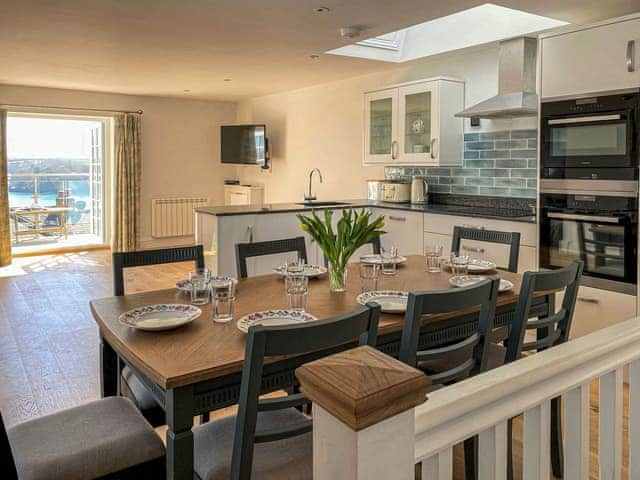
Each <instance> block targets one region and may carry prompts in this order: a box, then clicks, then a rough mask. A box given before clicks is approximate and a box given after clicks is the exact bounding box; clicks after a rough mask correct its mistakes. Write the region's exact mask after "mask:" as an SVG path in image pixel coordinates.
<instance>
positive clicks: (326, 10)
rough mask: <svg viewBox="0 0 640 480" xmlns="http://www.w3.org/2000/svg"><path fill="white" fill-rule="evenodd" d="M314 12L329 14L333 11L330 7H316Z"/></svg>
mask: <svg viewBox="0 0 640 480" xmlns="http://www.w3.org/2000/svg"><path fill="white" fill-rule="evenodd" d="M313 11H314V12H316V13H328V12H330V11H331V9H330V8H329V7H316V8H314V9H313Z"/></svg>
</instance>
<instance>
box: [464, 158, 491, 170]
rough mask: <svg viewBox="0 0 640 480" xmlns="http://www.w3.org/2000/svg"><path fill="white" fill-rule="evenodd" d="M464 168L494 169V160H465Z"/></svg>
mask: <svg viewBox="0 0 640 480" xmlns="http://www.w3.org/2000/svg"><path fill="white" fill-rule="evenodd" d="M464 166H465V167H468V168H493V167H495V160H493V159H491V160H489V159H484V160H465V161H464Z"/></svg>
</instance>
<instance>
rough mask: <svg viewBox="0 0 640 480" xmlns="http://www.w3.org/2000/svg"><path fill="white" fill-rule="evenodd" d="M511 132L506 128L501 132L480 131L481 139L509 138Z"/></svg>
mask: <svg viewBox="0 0 640 480" xmlns="http://www.w3.org/2000/svg"><path fill="white" fill-rule="evenodd" d="M510 134H511V132H510V131H509V130H504V131H501V132H480V140H507V139H508V138H509V136H510Z"/></svg>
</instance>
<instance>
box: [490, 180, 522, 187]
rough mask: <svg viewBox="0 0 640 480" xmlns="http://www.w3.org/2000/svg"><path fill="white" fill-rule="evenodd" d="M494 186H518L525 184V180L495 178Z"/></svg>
mask: <svg viewBox="0 0 640 480" xmlns="http://www.w3.org/2000/svg"><path fill="white" fill-rule="evenodd" d="M495 185H496V187H520V188H524V187H526V186H527V180H526V179H524V178H496V183H495Z"/></svg>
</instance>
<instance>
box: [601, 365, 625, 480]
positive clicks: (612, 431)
mask: <svg viewBox="0 0 640 480" xmlns="http://www.w3.org/2000/svg"><path fill="white" fill-rule="evenodd" d="M622 377H623V369H622V368H617V369H616V370H614V371H613V372H609V373H606V374H604V375H603V376H602V377H600V444H599V450H598V451H599V453H600V478H603V479H605V478H606V479H610V480H620V479H621V478H622Z"/></svg>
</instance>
